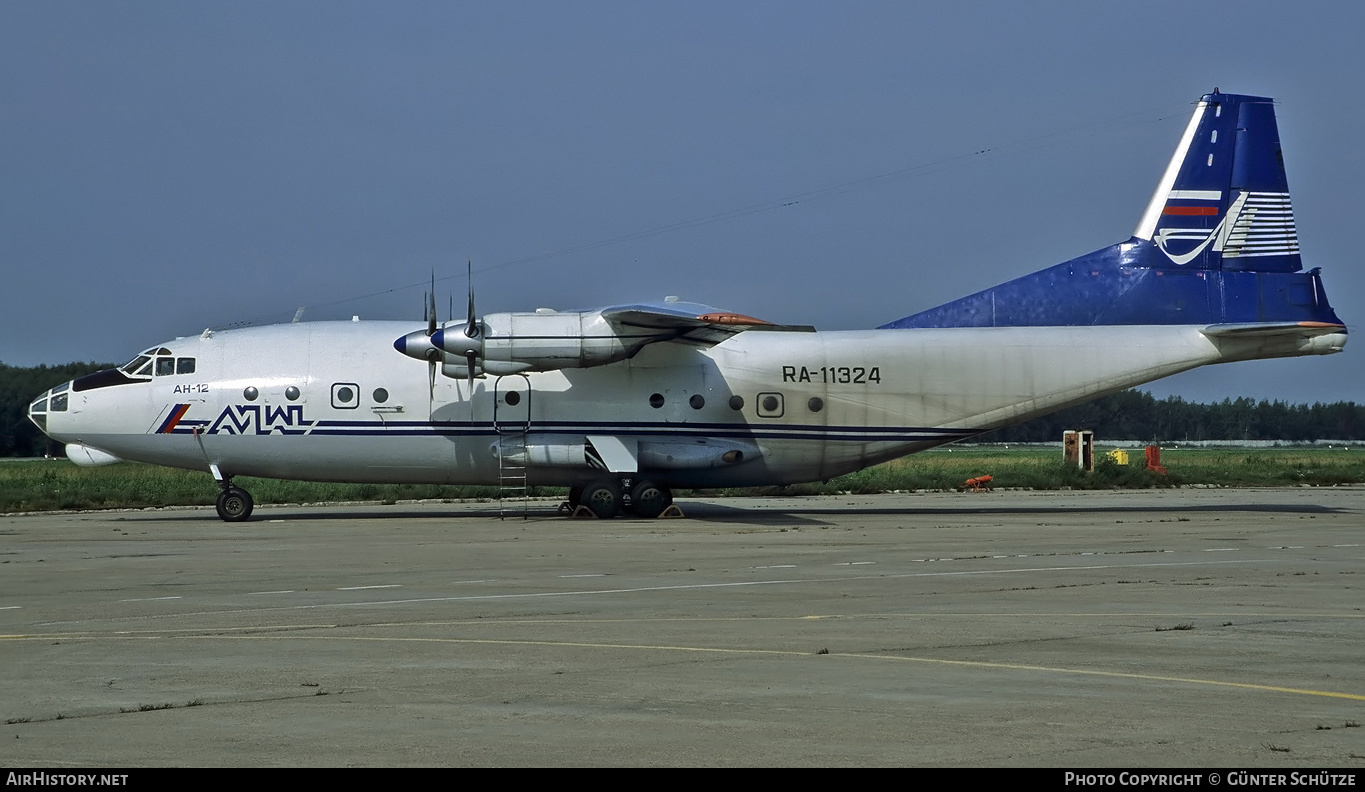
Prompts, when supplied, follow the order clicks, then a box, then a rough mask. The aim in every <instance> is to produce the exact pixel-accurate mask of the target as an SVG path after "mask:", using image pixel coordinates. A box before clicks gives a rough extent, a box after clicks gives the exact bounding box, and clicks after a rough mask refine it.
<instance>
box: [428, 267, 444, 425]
mask: <svg viewBox="0 0 1365 792" xmlns="http://www.w3.org/2000/svg"><path fill="white" fill-rule="evenodd" d="M426 314H427V315H426V320H427V339H428V342H427V349H426V359H427V408H428V409H430V408H431V405H432V404H433V403H434V402H435V401H436V366H437V364H439V363H440V362H441V350H439V349H437V348H436V347H435V345H433V344H431V343H430V339H431V337H432V336H434V335H436V270H434V269H433V270H432V271H431V291H429V292H427V304H426Z"/></svg>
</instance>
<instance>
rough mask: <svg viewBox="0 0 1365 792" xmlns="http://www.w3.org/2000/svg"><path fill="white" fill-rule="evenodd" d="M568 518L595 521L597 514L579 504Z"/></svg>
mask: <svg viewBox="0 0 1365 792" xmlns="http://www.w3.org/2000/svg"><path fill="white" fill-rule="evenodd" d="M569 518H570V519H573V520H585V519H591V520H596V519H597V513H596V512H594V511H593V510H592V509H589V508H588V507H587V506H584V505H583V504H581V503H580V504H579V505H578V508H577V509H574V510H573V514H570V515H569Z"/></svg>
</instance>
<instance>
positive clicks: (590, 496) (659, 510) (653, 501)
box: [569, 478, 673, 520]
mask: <svg viewBox="0 0 1365 792" xmlns="http://www.w3.org/2000/svg"><path fill="white" fill-rule="evenodd" d="M672 504H673V491H672V490H670V489H669V488H668V487H666V486H664V485H663V484H660V483H658V482H656V481H651V480H650V479H639V480H635V481H632V480H631V479H609V478H604V479H598V480H596V481H592V482H589V483H587V484H584V485H582V486H575V487H571V488H570V489H569V506H570V508H571V509H572V510H573V511H574V512H575V513H577V512H578V510H579V509H580V508H583V509H587V510H588V511H590V512H592V514H593V515H595V516H596V517H598V518H599V519H604V520H605V519H608V518H611V517H615V516H616V515H618V514H621V513H623V512H624V513H626V514H633V515H635V516H636V517H643V518H645V519H647V520H652V519H654V518H655V517H658V516H659V515H661V514H663V513H664V511H666V510H667V509H668V507H669V506H671V505H672Z"/></svg>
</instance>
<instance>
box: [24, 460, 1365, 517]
mask: <svg viewBox="0 0 1365 792" xmlns="http://www.w3.org/2000/svg"><path fill="white" fill-rule="evenodd" d="M1096 455H1097V457H1099V462H1098V464H1097V465H1096V469H1095V471H1094V472H1093V473H1089V474H1087V473H1083V472H1081V471H1079V470H1076V469H1075V468H1068V467H1066V466H1064V465H1063V464H1062V462H1061V450H1060V449H1059V448H1040V447H1034V446H1027V447H1021V446H1011V447H1009V448H1005V447H1002V446H950V447H947V448H940V449H935V450H933V451H928V452H925V453H923V454H917V455H915V456H911V457H906V458H904V459H899V460H896V461H893V462H888V463H886V464H884V465H878V466H876V467H872V468H869V469H867V470H863V471H860V472H858V473H853V474H851V475H848V476H841V477H839V478H836V479H832V480H830V481H828V482H824V483H819V482H817V483H813V484H797V485H794V486H791V487H760V488H750V489H739V490H702V491H691V492H680V493H679V495H680V496H684V497H685V496H687V495H689V494H708V495H711V494H731V495H756V494H774V493H785V494H793V495H820V494H837V493H843V492H854V493H875V492H893V491H909V492H915V491H935V490H953V489H958V488H961V487H962V484H963V482H964V481H966V480H967V479H969V478H972V477H975V476H981V475H990V476H992V477H993V478H994V480H993V481H992V482H991V487H993V488H996V489H999V488H1031V489H1039V490H1049V489H1062V488H1071V489H1115V488H1125V489H1131V488H1147V487H1178V486H1190V485H1206V486H1220V487H1277V486H1294V485H1299V484H1309V485H1315V486H1326V485H1333V484H1359V483H1365V450H1361V449H1359V448H1356V449H1342V448H1336V449H1325V448H1293V447H1289V448H1268V449H1244V448H1236V449H1232V448H1217V449H1172V450H1165V451H1163V452H1162V455H1161V460H1162V464H1164V465H1165V466H1166V468H1167V470H1168V471H1169V475H1166V476H1161V475H1158V474H1156V473H1152V472H1150V471H1148V470H1146V468H1145V466H1144V465H1143V463H1142V452H1141V449H1129V456H1130V460H1131V461H1132V462H1133V463H1134V464H1130V465H1127V466H1124V465H1117V464H1114V463H1113V462H1111V461H1110V460H1108V459H1107V458H1105V457H1104V456H1102V451H1097V452H1096ZM234 483H236V484H237V485H238V486H241V487H243V488H245V489H246V490H248V491H249V492H250V493H251V494H252V497H253V498H254V499H255V500H256V502H257V503H316V502H321V501H379V502H383V501H398V500H411V499H450V500H456V499H484V498H496V497H497V490H496V488H493V487H468V486H440V485H429V484H318V483H311V482H301V481H278V480H273V479H256V478H249V477H246V476H241V477H238V478H236V479H234ZM562 493H563V490H562V489H554V488H545V489H538V490H537V491H536V493H535V494H543V495H553V494H562ZM217 495H218V487H217V485H216V484H214V483H213V480H212V479H211V478H210V477H209V475H208V473H207V472H202V473H201V472H192V471H185V470H173V469H169V468H159V467H155V466H152V465H141V464H136V463H127V462H125V463H121V464H117V465H111V466H109V467H100V468H81V467H77V466H75V465H73V464H71V463H70V462H68V461H66V460H55V461H54V460H27V461H7V462H4V463H0V513H5V512H16V511H48V510H54V509H109V508H137V507H145V506H188V505H205V506H206V505H212V504H213V502H214V499H215V498H216V497H217Z"/></svg>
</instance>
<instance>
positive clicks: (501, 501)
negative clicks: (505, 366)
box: [493, 375, 531, 520]
mask: <svg viewBox="0 0 1365 792" xmlns="http://www.w3.org/2000/svg"><path fill="white" fill-rule="evenodd" d="M514 376H516V377H519V378H520V379H522V380H524V381H526V382H527V388H526V390H524V391H510V390H506V391H505V390H503V389H502V388H501V387H500V386H501V384H502V380H503V379H504V377H498V380H497V382H495V383H494V386H493V428H494V430H496V431H497V433H498V517H499V518H500V519H504V520H505V519H507V516H508V515H509V514H510V515H512V516H516V511H517V509H518V503H520V509H521V518H522V519H523V520H524V519H526V518H527V517H528V512H529V511H530V508H531V488H530V486H529V483H528V481H527V475H526V468H527V454H526V436H527V434H529V433H530V429H531V418H530V416H531V404H530V402H531V389H530V387H529V386H530V382H529V381H528V380H526V377H525V376H524V375H514ZM512 393H515V394H516V396H517V401H516V403H515V404H509V403H508V402H507V397H508V396H509V395H511V394H512ZM523 400H524V401H523Z"/></svg>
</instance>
